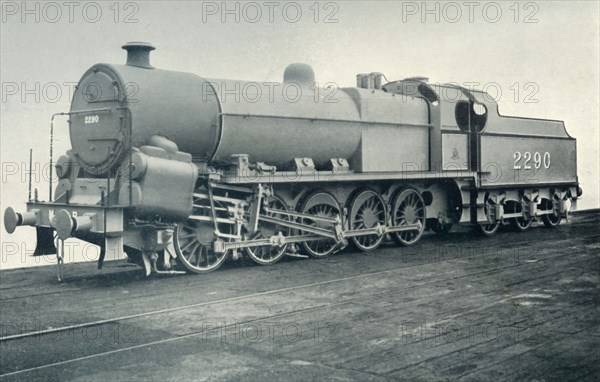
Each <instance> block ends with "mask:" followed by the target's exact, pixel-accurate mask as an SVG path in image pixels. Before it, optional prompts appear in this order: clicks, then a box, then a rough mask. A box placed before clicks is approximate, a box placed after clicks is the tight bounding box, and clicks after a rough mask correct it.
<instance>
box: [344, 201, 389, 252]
mask: <svg viewBox="0 0 600 382" xmlns="http://www.w3.org/2000/svg"><path fill="white" fill-rule="evenodd" d="M348 217H349V223H350V224H349V225H350V229H352V230H360V229H366V228H374V227H377V226H378V225H379V226H381V227H384V226H385V222H386V221H387V216H386V208H385V203H384V201H383V199H382V198H381V196H380V195H379V194H378V193H377V192H375V191H373V190H363V191H360V192H359V193H358V194H357V195H356V196H355V197H354V198H353V199H352V203H351V205H350V212H349V215H348ZM383 238H384V235H363V236H354V237H352V242H353V243H354V245H356V247H357V248H358V249H360V250H361V251H364V252H367V251H372V250H374V249H376V248H377V247H379V245H380V244H381V242H382V241H383Z"/></svg>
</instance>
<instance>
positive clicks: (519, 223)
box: [504, 202, 533, 232]
mask: <svg viewBox="0 0 600 382" xmlns="http://www.w3.org/2000/svg"><path fill="white" fill-rule="evenodd" d="M504 209H505V211H506V212H507V213H509V214H512V213H517V212H521V211H523V205H522V204H521V203H518V202H507V203H506V206H505V208H504ZM532 222H533V220H532V219H525V218H524V217H518V218H511V219H510V225H511V227H512V228H513V229H514V230H515V231H517V232H523V231H525V230H527V229H528V228H529V227H531V223H532Z"/></svg>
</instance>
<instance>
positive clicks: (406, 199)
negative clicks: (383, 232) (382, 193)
mask: <svg viewBox="0 0 600 382" xmlns="http://www.w3.org/2000/svg"><path fill="white" fill-rule="evenodd" d="M416 223H421V228H419V229H417V230H411V231H401V232H393V233H392V238H393V239H394V241H396V243H398V244H400V245H413V244H415V243H416V242H417V241H419V239H420V238H421V236H423V232H424V231H425V202H424V201H423V197H422V196H421V194H419V192H418V191H417V190H415V189H414V188H406V189H404V190H402V191H401V192H399V193H398V194H397V195H396V197H395V198H394V201H393V203H392V224H393V225H394V226H403V225H412V224H416Z"/></svg>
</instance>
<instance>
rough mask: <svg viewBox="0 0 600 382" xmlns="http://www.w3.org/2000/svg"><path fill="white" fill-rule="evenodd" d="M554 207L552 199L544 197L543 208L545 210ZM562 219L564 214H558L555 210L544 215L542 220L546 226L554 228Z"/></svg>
mask: <svg viewBox="0 0 600 382" xmlns="http://www.w3.org/2000/svg"><path fill="white" fill-rule="evenodd" d="M553 208H554V205H553V203H552V200H550V199H542V209H543V210H546V211H547V210H552V209H553ZM561 220H562V216H560V215H558V214H556V212H553V213H552V214H550V215H542V221H543V222H544V225H545V226H546V227H549V228H554V227H556V226H558V225H559V224H560V221H561Z"/></svg>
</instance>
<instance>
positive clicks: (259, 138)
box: [4, 42, 582, 274]
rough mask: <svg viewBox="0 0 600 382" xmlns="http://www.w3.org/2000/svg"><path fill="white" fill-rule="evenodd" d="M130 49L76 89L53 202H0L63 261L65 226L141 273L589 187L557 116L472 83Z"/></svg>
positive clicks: (373, 233) (462, 216) (564, 204)
mask: <svg viewBox="0 0 600 382" xmlns="http://www.w3.org/2000/svg"><path fill="white" fill-rule="evenodd" d="M123 48H124V49H125V50H126V51H127V54H128V56H127V63H126V65H111V64H97V65H94V66H92V67H91V68H90V69H89V70H88V71H87V72H85V74H84V75H83V77H82V78H81V80H80V81H79V84H78V86H77V87H76V91H75V93H74V96H73V100H72V103H71V109H70V111H69V112H68V113H64V114H65V115H67V116H68V119H69V129H70V138H71V144H72V149H71V150H69V151H68V152H67V153H66V154H64V155H62V156H61V157H60V158H58V159H57V160H56V163H55V169H56V176H57V178H58V179H59V180H58V184H57V185H56V187H53V186H52V185H51V186H50V197H49V200H48V201H41V200H39V197H38V195H37V192H36V194H35V196H34V197H33V198H32V197H31V196H30V200H29V202H28V203H27V211H26V212H15V210H14V209H13V208H10V207H9V208H7V209H6V211H5V214H4V222H5V228H6V230H7V231H8V232H9V233H12V232H14V230H15V229H16V227H17V226H34V227H36V230H37V240H38V241H37V247H36V251H35V255H45V254H57V256H58V258H59V264H60V263H61V259H62V257H61V245H58V246H56V244H61V243H63V242H64V240H66V239H68V238H70V237H76V238H79V239H82V240H85V241H88V242H90V243H93V244H97V245H99V246H100V247H101V249H102V251H101V255H100V259H99V260H98V266H99V267H101V266H102V262H103V261H104V258H105V255H106V254H107V253H113V254H114V255H119V254H123V252H126V254H127V256H128V257H129V258H130V259H131V260H132V261H135V262H138V263H139V264H140V265H143V266H144V268H145V270H146V274H150V273H151V272H152V271H154V272H157V273H165V272H166V273H172V272H177V271H178V269H179V270H180V269H183V270H185V271H187V272H192V273H204V272H209V271H213V270H215V269H217V268H219V266H220V265H222V264H223V262H224V261H225V260H226V259H227V258H230V257H231V258H238V257H240V256H242V255H245V256H247V257H249V258H250V259H252V260H253V261H255V262H256V263H258V264H262V265H269V264H273V263H275V262H277V261H278V260H280V259H281V258H282V257H283V256H284V255H291V256H310V257H315V258H321V257H325V256H328V255H330V254H332V253H334V252H336V251H339V250H341V249H343V248H344V247H346V246H347V245H348V244H349V243H351V244H353V245H354V246H355V247H357V248H358V249H359V250H361V251H372V250H374V249H376V248H377V247H378V246H379V245H380V244H381V243H382V242H384V241H385V240H387V239H393V240H394V241H395V242H396V243H398V244H399V245H405V246H408V245H414V244H415V243H417V242H418V241H419V240H420V239H421V237H422V235H423V233H424V231H425V230H426V229H430V230H433V231H435V232H437V233H444V232H447V231H448V230H449V229H450V227H451V226H452V225H453V224H462V225H465V224H466V225H473V226H476V227H478V229H479V230H480V231H481V232H482V233H483V234H484V235H492V234H494V233H495V232H496V231H497V230H498V228H499V227H500V226H502V225H510V226H512V227H513V228H514V229H516V230H517V231H524V230H526V229H528V228H529V227H530V226H531V224H532V222H534V221H536V220H541V221H542V222H543V223H544V224H545V225H546V226H549V227H554V226H556V225H558V224H559V223H560V221H561V219H562V218H564V217H566V215H567V213H568V210H569V206H570V205H571V202H572V201H574V200H576V199H577V197H579V196H580V195H581V193H582V191H581V189H580V188H579V186H578V179H577V171H576V142H575V139H574V138H572V137H571V136H569V135H568V133H567V132H566V130H565V127H564V123H563V122H561V121H552V120H542V119H530V118H517V117H504V116H501V115H499V113H498V107H497V104H496V102H495V101H494V99H493V98H492V97H491V96H490V95H489V94H487V93H485V92H482V91H477V90H469V89H465V88H463V87H460V86H457V85H452V84H430V83H429V82H428V81H427V79H426V78H420V77H413V78H407V79H404V80H399V81H392V82H387V83H385V84H384V83H383V78H384V77H383V75H382V74H381V73H370V74H359V75H357V86H356V87H349V88H341V89H338V88H335V87H332V86H329V87H328V86H325V87H320V86H318V85H317V83H316V82H315V77H314V73H313V70H312V69H311V68H310V67H309V66H308V65H304V64H292V65H290V66H288V67H287V68H286V69H285V72H284V76H283V82H282V83H256V82H244V81H232V80H207V79H204V78H201V77H198V76H196V75H194V74H189V73H181V72H175V71H167V70H160V69H155V68H154V67H153V66H151V65H150V60H149V55H150V51H152V50H154V49H155V48H154V47H153V46H152V45H150V44H148V43H141V42H131V43H127V44H125V45H124V46H123ZM51 160H52V159H51ZM57 247H58V249H57Z"/></svg>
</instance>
